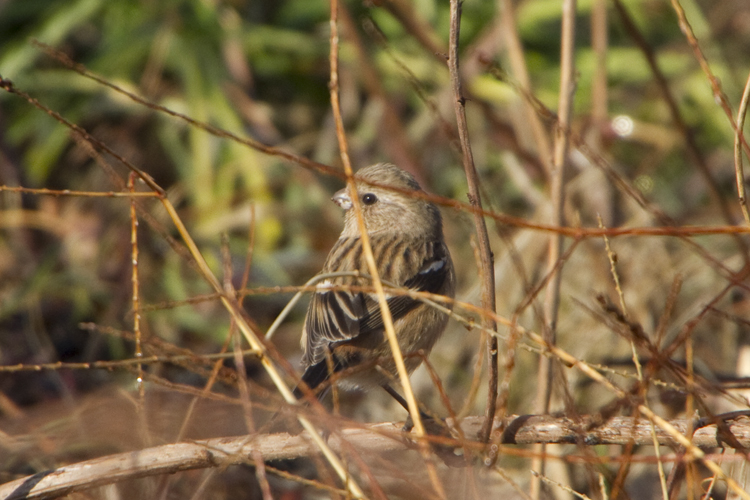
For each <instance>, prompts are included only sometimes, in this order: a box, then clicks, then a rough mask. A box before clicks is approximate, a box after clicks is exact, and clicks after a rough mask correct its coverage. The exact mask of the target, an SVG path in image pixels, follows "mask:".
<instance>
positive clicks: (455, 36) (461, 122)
mask: <svg viewBox="0 0 750 500" xmlns="http://www.w3.org/2000/svg"><path fill="white" fill-rule="evenodd" d="M460 26H461V4H460V2H459V0H451V28H450V43H449V48H448V50H449V56H448V67H449V69H450V74H451V86H452V87H453V99H454V102H453V106H454V110H455V112H456V124H457V126H458V135H459V139H460V141H461V151H462V152H463V166H464V171H465V173H466V181H467V182H468V185H469V194H468V196H469V203H470V204H471V205H472V206H473V207H476V208H479V209H480V210H481V208H482V199H481V196H480V194H479V176H478V175H477V170H476V168H475V166H474V158H473V155H472V152H471V144H470V143H469V128H468V126H467V124H466V109H465V100H464V98H463V95H462V93H461V76H460V74H459V71H458V42H459V33H460ZM474 226H475V228H476V231H477V242H478V246H479V257H480V269H481V275H482V309H486V310H487V311H493V312H494V311H495V266H494V263H493V259H492V248H491V247H490V239H489V235H488V233H487V225H486V224H485V221H484V217H482V216H481V215H480V214H479V213H477V212H475V213H474ZM482 326H484V327H485V328H486V329H488V330H491V331H494V330H495V329H496V328H497V326H496V324H495V322H494V321H493V320H492V319H491V318H488V317H486V316H483V317H482ZM487 343H488V345H487V347H488V349H487V350H488V355H489V390H488V394H487V407H486V409H485V418H486V420H485V425H484V427H483V428H482V430H481V436H480V439H481V441H482V442H487V441H489V438H490V430H491V429H490V427H491V425H490V424H491V423H492V421H493V420H494V418H495V406H496V404H497V383H498V374H497V370H498V343H497V338H496V337H495V336H488V337H487Z"/></svg>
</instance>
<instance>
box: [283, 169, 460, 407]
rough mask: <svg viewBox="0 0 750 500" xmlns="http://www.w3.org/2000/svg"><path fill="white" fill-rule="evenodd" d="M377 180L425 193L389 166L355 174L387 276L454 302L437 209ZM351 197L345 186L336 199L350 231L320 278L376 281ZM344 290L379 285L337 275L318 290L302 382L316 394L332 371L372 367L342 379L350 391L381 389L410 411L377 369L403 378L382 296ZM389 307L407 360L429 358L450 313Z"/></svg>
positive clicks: (405, 304)
mask: <svg viewBox="0 0 750 500" xmlns="http://www.w3.org/2000/svg"><path fill="white" fill-rule="evenodd" d="M370 182H375V183H378V184H381V185H386V186H393V187H396V188H400V189H402V190H406V191H407V192H408V191H421V188H420V186H419V184H418V183H417V181H416V180H415V179H414V177H412V176H411V174H409V173H407V172H405V171H403V170H401V169H400V168H398V167H396V166H395V165H391V164H389V163H378V164H376V165H372V166H369V167H365V168H363V169H361V170H360V171H359V172H358V173H357V174H356V175H355V183H356V188H357V194H358V196H359V199H360V206H361V207H362V215H363V218H364V222H365V226H366V228H367V234H368V236H369V238H370V245H371V246H372V251H373V254H374V257H375V263H376V265H377V268H378V273H379V275H380V278H381V279H382V280H385V281H388V282H390V283H393V284H395V285H398V286H399V287H403V288H406V289H409V290H414V291H422V292H430V293H435V294H440V295H445V296H447V297H450V298H453V296H454V290H455V281H456V279H455V273H454V271H453V262H452V261H451V256H450V253H449V251H448V248H447V247H446V245H445V242H444V241H443V224H442V219H441V217H440V212H439V210H438V208H437V207H436V206H435V205H434V204H432V203H430V202H428V201H425V200H423V199H419V198H413V197H410V196H408V195H407V194H404V193H402V192H396V191H390V190H388V189H384V188H382V187H379V186H374V185H372V184H368V183H370ZM351 197H352V193H351V192H350V191H349V190H348V189H346V188H344V189H342V190H341V191H339V192H337V193H336V194H335V195H334V196H333V198H332V200H333V201H334V202H335V203H336V204H337V205H339V206H340V207H341V208H343V209H344V210H345V211H346V217H345V221H344V229H343V231H342V232H341V235H340V236H339V239H338V241H337V242H336V244H335V245H334V246H333V248H332V249H331V252H330V253H329V254H328V258H327V259H326V263H325V266H323V269H322V271H321V273H336V272H346V271H348V272H353V271H358V272H360V273H362V274H364V275H367V276H369V275H370V271H369V269H368V266H367V262H366V261H365V257H364V253H363V250H362V239H361V237H360V231H359V227H358V225H357V216H356V214H355V212H354V210H353V209H352V198H351ZM341 285H344V286H346V285H349V286H352V285H354V286H365V287H368V286H369V287H371V286H372V282H371V280H370V279H368V278H356V277H336V278H329V279H326V280H324V281H322V282H320V283H319V284H318V285H317V290H316V292H315V293H314V295H313V297H312V302H311V303H310V307H309V309H308V311H307V318H306V320H305V327H304V331H303V333H302V348H303V349H304V356H303V358H302V364H303V367H304V370H305V372H304V375H303V376H302V382H304V383H305V384H306V385H307V386H308V387H309V388H310V389H315V388H317V387H318V386H319V385H320V384H322V383H324V382H326V381H327V380H328V379H329V378H330V376H331V370H330V369H329V366H330V367H332V369H333V372H334V373H335V372H339V371H341V370H345V369H347V368H352V367H356V366H358V365H363V364H370V365H372V366H370V367H369V368H366V369H363V370H361V371H355V373H354V374H352V375H351V376H349V377H346V378H345V379H343V380H342V385H343V386H344V387H345V388H354V387H360V388H370V387H374V386H378V385H380V386H383V388H385V389H386V390H387V391H388V393H389V394H391V395H392V396H394V397H395V398H396V399H397V400H398V401H399V402H400V403H401V404H402V405H403V404H404V401H403V399H402V398H401V397H400V396H399V395H398V393H396V392H395V391H394V390H393V389H392V388H391V387H390V386H388V382H389V378H388V377H387V376H386V375H385V374H384V373H382V372H381V371H379V370H377V369H376V368H375V367H374V365H375V362H377V364H378V365H379V366H380V367H381V369H382V371H384V372H387V373H390V374H391V375H394V376H395V375H396V366H395V363H394V361H393V356H392V354H391V349H390V346H389V344H388V338H387V337H386V333H385V327H384V324H383V318H382V316H381V311H380V307H379V305H378V300H377V296H376V295H375V293H365V292H358V291H351V290H347V289H342V288H340V286H341ZM387 303H388V307H389V309H390V311H391V315H392V316H393V325H394V328H395V331H396V336H397V338H398V341H399V346H400V348H401V351H402V352H403V353H404V354H408V353H412V352H415V351H418V350H420V349H421V350H423V351H425V352H426V353H428V352H429V351H430V350H431V349H432V347H433V346H434V345H435V342H436V341H437V339H438V338H439V337H440V335H441V334H442V333H443V330H444V329H445V325H446V323H447V321H448V316H447V314H445V313H443V312H440V311H437V310H436V309H434V308H433V307H430V306H428V305H426V304H424V303H423V302H421V301H419V300H417V299H414V298H411V297H407V296H405V295H395V294H394V295H392V296H387ZM448 307H450V305H449V306H448ZM328 356H330V361H329V360H328V359H327V358H328ZM405 362H406V367H407V370H408V371H409V373H411V372H412V371H413V370H414V369H415V368H417V366H419V364H420V363H421V359H420V358H419V357H414V356H412V357H406V358H405ZM295 392H296V395H297V396H298V397H299V396H300V395H301V394H302V392H301V390H300V389H299V386H298V388H297V389H296V391H295ZM324 392H325V391H324Z"/></svg>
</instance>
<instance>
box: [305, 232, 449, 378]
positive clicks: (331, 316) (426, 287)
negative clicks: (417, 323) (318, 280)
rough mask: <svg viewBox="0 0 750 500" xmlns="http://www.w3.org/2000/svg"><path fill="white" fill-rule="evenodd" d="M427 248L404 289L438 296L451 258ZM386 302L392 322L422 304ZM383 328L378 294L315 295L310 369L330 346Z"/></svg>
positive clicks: (309, 326)
mask: <svg viewBox="0 0 750 500" xmlns="http://www.w3.org/2000/svg"><path fill="white" fill-rule="evenodd" d="M428 246H429V247H431V250H433V251H431V252H429V254H428V255H427V256H425V259H424V260H423V262H422V265H421V267H420V268H419V270H418V271H417V272H416V273H415V274H413V275H412V276H410V277H408V278H407V279H406V280H405V281H404V282H403V285H402V286H403V287H404V288H407V289H409V290H412V291H418V292H430V293H438V292H440V290H441V289H442V287H443V284H444V283H445V280H446V279H447V277H448V274H449V273H450V265H449V261H448V259H449V258H450V257H448V256H447V252H445V251H441V250H442V249H443V247H442V245H439V244H436V245H428ZM383 278H386V279H387V278H388V277H387V276H383ZM386 302H387V304H388V308H389V309H390V311H391V316H392V317H393V321H396V320H398V319H399V318H402V317H403V316H405V315H406V314H407V313H408V312H409V311H411V310H412V309H414V308H415V307H416V306H418V305H419V304H420V301H419V300H417V299H414V298H412V297H408V296H406V295H397V296H394V297H390V298H388V299H387V301H386ZM383 328H384V325H383V316H382V313H381V310H380V306H379V304H378V300H377V296H376V295H375V294H370V293H363V292H356V293H355V292H349V291H346V290H334V289H332V290H329V291H320V290H319V291H317V292H316V293H315V294H314V295H313V298H312V302H311V303H310V309H309V312H308V314H307V320H306V322H305V332H306V335H307V345H306V349H305V364H306V365H308V366H309V365H311V364H314V363H318V362H320V361H321V360H323V359H324V358H325V350H326V349H327V348H329V347H330V346H331V344H335V343H338V342H345V341H347V340H351V339H354V338H356V337H359V336H362V335H368V334H370V333H372V332H379V331H382V330H383Z"/></svg>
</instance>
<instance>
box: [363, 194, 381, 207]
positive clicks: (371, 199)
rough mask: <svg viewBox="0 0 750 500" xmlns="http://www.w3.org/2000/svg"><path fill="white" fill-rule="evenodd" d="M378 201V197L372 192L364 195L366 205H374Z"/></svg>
mask: <svg viewBox="0 0 750 500" xmlns="http://www.w3.org/2000/svg"><path fill="white" fill-rule="evenodd" d="M376 201H378V197H377V196H375V195H374V194H372V193H367V194H365V195H363V196H362V203H364V204H365V205H372V204H373V203H375V202H376Z"/></svg>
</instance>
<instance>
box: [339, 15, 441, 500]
mask: <svg viewBox="0 0 750 500" xmlns="http://www.w3.org/2000/svg"><path fill="white" fill-rule="evenodd" d="M330 28H331V38H330V45H331V50H330V57H329V61H330V64H331V72H330V94H331V108H332V110H333V116H334V121H335V123H336V137H337V138H338V143H339V150H340V156H341V162H342V164H343V166H344V172H345V173H346V184H347V188H348V189H349V190H350V191H351V192H352V196H351V199H352V209H353V210H354V213H355V215H356V216H357V225H358V227H359V233H360V239H361V240H362V251H363V254H364V257H365V261H366V262H367V268H368V270H369V271H370V275H371V276H372V284H373V287H374V288H375V293H376V296H377V299H378V305H379V306H380V312H381V315H382V318H383V325H384V327H385V334H386V337H387V338H388V344H389V345H390V348H391V353H392V355H393V360H394V362H395V364H396V371H397V372H398V377H399V380H400V382H401V387H402V388H403V391H404V396H405V399H406V402H407V405H408V407H409V414H410V415H411V418H412V421H413V422H414V430H415V432H416V434H417V436H418V437H420V438H421V437H424V436H425V435H426V431H425V428H424V425H423V424H422V420H421V418H420V413H419V406H418V405H417V399H416V397H415V396H414V391H413V390H412V387H411V382H410V381H409V372H408V370H407V369H406V364H405V363H404V356H403V353H402V352H401V348H400V346H399V343H398V338H397V337H396V330H395V328H394V326H393V317H392V315H391V310H390V309H389V307H388V303H387V301H386V296H385V292H384V290H383V283H382V282H381V280H380V276H379V274H378V266H377V264H376V263H375V256H374V255H373V252H372V247H371V245H370V238H369V235H368V233H367V228H366V226H365V220H364V216H363V214H362V207H361V206H360V201H359V196H358V195H357V188H356V185H355V182H354V172H353V170H352V165H351V161H350V159H349V150H348V146H347V140H346V132H345V130H344V121H343V119H342V117H341V109H340V101H339V85H338V81H339V69H338V61H339V58H338V52H339V36H338V0H331V17H330ZM419 448H420V451H421V452H422V455H423V457H424V459H425V462H426V464H427V471H428V474H429V476H430V480H431V482H432V485H433V487H434V488H435V493H436V494H437V495H438V497H440V498H445V491H444V489H443V486H442V483H441V482H440V478H439V477H438V475H437V471H436V470H435V468H434V464H433V463H432V459H431V456H430V450H429V446H428V445H427V443H426V442H424V441H423V440H421V439H420V440H419Z"/></svg>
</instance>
